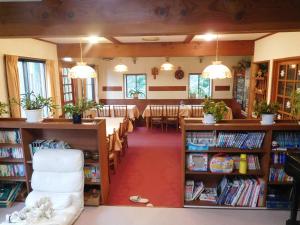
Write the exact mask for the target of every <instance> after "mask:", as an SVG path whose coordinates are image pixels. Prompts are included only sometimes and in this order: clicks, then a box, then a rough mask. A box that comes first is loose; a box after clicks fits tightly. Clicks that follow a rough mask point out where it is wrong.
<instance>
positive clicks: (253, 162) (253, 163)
mask: <svg viewBox="0 0 300 225" xmlns="http://www.w3.org/2000/svg"><path fill="white" fill-rule="evenodd" d="M232 158H233V161H234V169H236V170H238V169H239V168H240V156H232ZM247 166H248V170H260V163H259V157H258V156H257V155H247Z"/></svg>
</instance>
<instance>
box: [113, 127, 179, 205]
mask: <svg viewBox="0 0 300 225" xmlns="http://www.w3.org/2000/svg"><path fill="white" fill-rule="evenodd" d="M170 130H171V129H170ZM180 151H181V134H180V133H179V132H176V131H172V130H171V131H168V133H166V132H162V131H161V130H160V129H153V130H152V131H151V130H150V129H149V130H148V129H147V128H144V127H143V128H139V127H138V128H135V130H134V132H133V133H131V134H129V149H128V151H127V153H126V155H125V156H124V157H123V158H122V161H121V163H120V164H119V166H118V168H117V172H116V174H112V175H111V184H110V205H135V206H137V204H136V203H131V202H130V201H129V200H128V198H129V196H131V195H140V196H142V197H145V198H148V199H149V200H150V202H151V203H152V204H153V205H154V206H159V207H162V206H163V207H180V204H181V203H180V196H181V193H180V192H181V186H182V184H181V166H180V157H181V156H180Z"/></svg>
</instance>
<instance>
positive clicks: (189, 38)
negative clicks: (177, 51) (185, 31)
mask: <svg viewBox="0 0 300 225" xmlns="http://www.w3.org/2000/svg"><path fill="white" fill-rule="evenodd" d="M194 37H195V35H187V36H186V38H185V40H184V41H183V43H190V42H191V41H192V40H193V38H194Z"/></svg>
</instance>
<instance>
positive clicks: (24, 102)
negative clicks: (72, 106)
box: [11, 92, 57, 111]
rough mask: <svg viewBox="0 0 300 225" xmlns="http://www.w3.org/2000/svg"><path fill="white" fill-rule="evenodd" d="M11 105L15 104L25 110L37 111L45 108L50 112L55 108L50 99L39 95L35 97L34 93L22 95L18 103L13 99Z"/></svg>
mask: <svg viewBox="0 0 300 225" xmlns="http://www.w3.org/2000/svg"><path fill="white" fill-rule="evenodd" d="M11 103H13V104H17V105H19V106H21V107H22V108H23V109H25V110H37V109H43V108H45V107H46V108H48V109H49V110H50V111H52V110H53V109H56V108H57V105H55V104H53V102H52V98H44V97H43V96H41V95H40V94H39V95H35V94H34V92H28V93H26V94H22V95H21V99H20V101H18V100H16V99H14V98H13V99H12V100H11Z"/></svg>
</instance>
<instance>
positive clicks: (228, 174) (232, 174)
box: [185, 170, 263, 176]
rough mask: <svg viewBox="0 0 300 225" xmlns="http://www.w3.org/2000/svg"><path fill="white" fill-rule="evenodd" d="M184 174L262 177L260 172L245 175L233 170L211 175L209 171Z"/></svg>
mask: <svg viewBox="0 0 300 225" xmlns="http://www.w3.org/2000/svg"><path fill="white" fill-rule="evenodd" d="M185 173H186V174H189V175H209V176H237V175H239V176H262V175H263V174H262V171H260V170H253V171H251V170H248V171H247V173H246V174H242V173H239V171H237V170H234V171H233V172H232V173H212V172H210V171H207V172H201V171H189V170H186V172H185Z"/></svg>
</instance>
